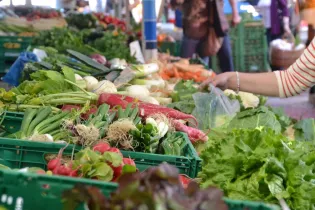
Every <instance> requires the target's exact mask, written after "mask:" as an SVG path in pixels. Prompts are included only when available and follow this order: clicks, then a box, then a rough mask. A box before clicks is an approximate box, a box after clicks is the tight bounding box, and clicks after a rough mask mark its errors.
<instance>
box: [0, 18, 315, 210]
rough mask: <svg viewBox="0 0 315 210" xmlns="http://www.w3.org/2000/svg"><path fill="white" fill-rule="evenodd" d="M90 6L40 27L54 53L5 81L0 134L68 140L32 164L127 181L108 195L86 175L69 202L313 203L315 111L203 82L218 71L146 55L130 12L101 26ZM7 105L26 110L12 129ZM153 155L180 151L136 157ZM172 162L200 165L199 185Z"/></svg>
mask: <svg viewBox="0 0 315 210" xmlns="http://www.w3.org/2000/svg"><path fill="white" fill-rule="evenodd" d="M96 16H97V18H98V19H99V20H103V21H104V22H106V24H108V25H111V24H112V23H111V21H110V20H109V19H108V17H105V16H104V17H103V16H101V14H96ZM84 17H85V16H84ZM89 17H90V18H89V19H86V21H85V22H84V21H82V22H80V18H79V19H77V18H78V15H77V14H73V16H68V18H69V19H68V22H69V23H71V25H72V26H71V27H69V28H59V29H53V30H50V31H44V32H40V35H39V36H37V37H36V38H35V39H34V42H33V46H32V47H33V48H36V49H40V50H43V51H44V52H45V54H46V55H47V56H46V55H45V56H43V58H41V60H40V61H39V62H29V63H27V64H26V65H25V66H24V69H23V73H22V75H21V77H20V84H19V85H18V86H16V87H14V88H12V89H11V90H5V89H0V108H1V115H0V116H1V117H0V125H1V127H0V131H1V132H0V134H1V135H0V136H1V137H5V138H7V139H11V140H12V141H17V140H23V141H24V142H27V143H31V144H34V142H36V143H38V144H41V145H44V144H45V145H52V147H54V146H56V145H60V144H61V145H62V147H63V145H64V148H63V149H61V150H60V151H59V154H58V155H56V154H55V155H54V157H52V158H50V159H47V161H48V162H47V165H46V166H45V168H43V169H47V171H43V169H41V170H39V169H38V168H29V169H28V170H29V171H32V172H35V173H40V174H43V173H45V174H49V175H60V176H69V177H76V178H88V179H93V180H99V181H103V182H117V183H119V188H118V190H117V191H116V192H114V193H113V195H112V196H111V197H110V198H104V197H103V195H102V194H100V192H98V190H97V189H95V188H93V187H86V186H77V187H76V188H74V189H72V190H69V191H67V192H65V193H64V198H65V205H67V206H68V207H69V209H74V208H75V206H76V205H77V203H79V202H86V203H87V204H88V205H90V206H94V207H98V208H97V209H117V208H120V207H124V206H125V205H130V206H131V207H130V209H140V206H142V207H143V208H145V207H148V206H156V209H158V207H160V209H165V210H166V209H205V208H206V209H228V206H227V204H226V202H225V199H222V197H223V193H224V195H225V196H226V197H228V198H232V199H238V200H250V201H259V202H266V203H271V204H279V200H282V199H283V200H285V201H286V202H287V204H288V205H289V207H290V208H292V209H313V208H315V207H314V205H313V203H315V200H314V197H315V196H314V195H315V192H313V191H314V190H313V188H314V186H313V184H314V183H313V182H314V174H313V171H314V170H315V169H314V166H315V163H314V160H315V158H314V157H313V156H314V154H315V153H314V151H315V147H314V140H315V129H314V125H315V123H314V119H303V120H295V119H291V118H290V117H288V116H286V115H285V113H284V112H283V110H281V109H277V108H271V107H268V106H266V105H265V103H266V98H265V97H261V96H256V95H253V94H250V93H245V92H239V93H235V92H234V91H231V90H226V91H224V92H223V91H221V90H219V89H217V88H214V87H212V86H210V92H209V90H208V88H206V90H202V89H201V88H200V86H199V85H200V83H201V82H203V81H205V80H206V79H208V78H211V77H214V76H215V74H214V73H212V72H211V71H207V70H206V69H205V67H204V66H203V65H202V64H199V63H198V64H196V63H195V62H194V61H192V60H185V59H178V58H173V57H171V56H168V55H165V54H160V57H159V60H158V61H154V62H152V63H147V64H137V63H136V61H135V58H134V56H132V55H130V52H129V49H128V47H127V46H128V43H129V42H130V40H128V39H129V38H130V37H128V35H126V33H125V32H123V28H122V26H123V24H122V23H120V22H117V23H115V20H112V21H113V25H116V26H118V28H119V27H121V28H120V29H119V30H117V28H116V26H115V27H114V29H113V30H105V31H104V28H103V27H101V28H98V27H99V21H96V20H95V16H94V15H93V16H92V15H91V16H89ZM81 19H82V17H81ZM93 21H96V22H93ZM95 28H97V29H96V30H94V29H95ZM43 46H45V47H43ZM8 111H21V112H23V114H24V115H23V119H22V118H21V122H20V124H21V126H20V128H18V129H17V130H15V131H12V130H10V129H8V127H7V126H6V125H5V122H6V121H7V120H6V115H7V114H8ZM11 140H10V141H11ZM192 145H193V146H194V147H195V150H196V151H197V153H198V154H200V158H201V160H202V164H201V165H198V164H199V163H200V159H199V162H198V163H197V158H198V157H197V153H196V151H193V153H196V157H190V156H191V154H188V152H187V151H188V149H187V148H190V147H191V148H193V146H192ZM69 146H70V147H73V148H75V149H76V150H75V149H74V150H73V154H72V156H71V157H68V156H65V155H63V153H64V150H65V148H67V147H69ZM58 150H59V148H58ZM190 152H191V151H190ZM126 154H133V155H135V154H136V155H135V156H134V157H137V158H135V159H134V160H132V157H129V156H128V155H126ZM146 155H149V156H151V157H153V158H152V160H150V161H151V162H150V164H151V165H152V164H155V166H156V165H157V162H158V161H160V163H161V162H162V161H164V160H167V161H168V162H170V163H171V162H172V161H171V160H170V159H172V158H174V159H176V161H177V160H178V162H176V163H172V164H174V166H170V165H167V164H162V165H160V166H158V167H153V168H149V169H147V170H145V171H143V170H144V169H146V168H147V167H145V168H142V167H143V166H142V165H141V166H140V165H138V166H137V165H136V164H141V161H142V160H140V159H144V158H142V156H146ZM163 156H164V157H165V159H164V157H163ZM146 157H147V156H146ZM161 157H163V158H161ZM166 157H167V158H166ZM155 158H160V159H161V160H158V159H155ZM185 158H186V159H185ZM162 159H163V160H162ZM179 160H180V162H179ZM182 160H183V161H182ZM185 160H189V161H188V162H189V163H186V162H184V161H185ZM146 161H147V160H146ZM188 164H190V165H189V166H187V165H188ZM175 166H176V167H178V168H179V169H180V170H183V168H184V167H186V166H187V167H189V168H190V169H191V168H192V167H194V169H195V170H196V173H195V175H192V176H194V177H191V178H197V179H196V181H197V182H198V184H197V183H195V182H190V179H189V178H187V177H184V176H179V174H178V172H177V170H176V169H175V168H174V167H175ZM2 168H3V167H2ZM137 168H138V169H139V170H142V172H141V173H140V172H139V171H138V169H137ZM7 170H9V169H7ZM183 171H185V170H183ZM198 171H199V174H198V176H197V172H198ZM186 172H187V170H186V171H185V173H186ZM188 173H189V174H190V172H187V173H186V174H188ZM196 176H197V177H196ZM188 183H190V184H188ZM199 186H200V187H201V189H200V188H199ZM219 189H221V190H222V192H221V191H220V190H219ZM314 189H315V188H314ZM78 195H85V196H78ZM139 195H141V196H139ZM95 197H97V198H99V199H98V201H97V200H95V199H93V198H95ZM139 197H141V198H146V199H141V200H139V199H138V198H139ZM76 198H77V199H78V198H84V199H79V200H76ZM148 208H150V207H148Z"/></svg>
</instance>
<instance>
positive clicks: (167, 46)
mask: <svg viewBox="0 0 315 210" xmlns="http://www.w3.org/2000/svg"><path fill="white" fill-rule="evenodd" d="M159 45H160V46H159V51H160V52H163V53H169V54H170V55H172V56H180V48H181V41H176V42H161V43H160V44H159Z"/></svg>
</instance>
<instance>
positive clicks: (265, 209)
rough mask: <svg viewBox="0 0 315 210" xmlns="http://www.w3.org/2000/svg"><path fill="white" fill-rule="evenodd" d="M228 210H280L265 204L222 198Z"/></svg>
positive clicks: (275, 206)
mask: <svg viewBox="0 0 315 210" xmlns="http://www.w3.org/2000/svg"><path fill="white" fill-rule="evenodd" d="M224 201H225V203H226V204H227V205H228V207H229V210H280V207H279V206H277V205H271V204H265V203H261V202H253V201H240V200H232V199H228V198H224Z"/></svg>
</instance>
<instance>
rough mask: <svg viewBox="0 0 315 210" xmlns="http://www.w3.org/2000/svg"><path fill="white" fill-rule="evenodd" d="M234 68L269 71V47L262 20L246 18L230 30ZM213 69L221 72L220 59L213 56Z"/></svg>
mask: <svg viewBox="0 0 315 210" xmlns="http://www.w3.org/2000/svg"><path fill="white" fill-rule="evenodd" d="M229 36H230V42H231V47H232V56H233V63H234V69H235V70H236V71H241V72H261V71H263V72H264V71H268V69H269V66H268V60H267V56H268V48H267V40H266V35H265V28H264V25H263V23H262V22H261V21H254V20H250V19H245V20H244V21H243V22H241V23H240V24H239V25H238V26H237V27H234V28H231V29H230V31H229ZM212 69H213V70H214V71H216V72H220V68H219V61H218V59H217V57H216V56H214V57H212Z"/></svg>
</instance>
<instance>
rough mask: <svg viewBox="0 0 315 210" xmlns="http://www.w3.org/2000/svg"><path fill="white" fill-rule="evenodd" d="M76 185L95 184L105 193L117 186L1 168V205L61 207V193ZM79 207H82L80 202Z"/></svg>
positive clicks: (11, 209)
mask: <svg viewBox="0 0 315 210" xmlns="http://www.w3.org/2000/svg"><path fill="white" fill-rule="evenodd" d="M76 184H84V185H90V186H94V187H98V188H99V189H100V190H101V191H102V192H103V194H104V195H106V196H109V195H110V194H111V193H112V192H113V191H115V190H116V189H117V187H118V185H117V184H115V183H107V182H100V181H95V180H89V179H79V178H71V177H63V176H48V175H37V174H31V173H22V172H17V171H10V170H0V205H1V206H4V207H5V208H6V209H8V210H22V209H23V210H44V209H45V210H56V209H63V205H62V193H63V192H64V191H65V190H69V189H72V188H73V187H74V186H75V185H76ZM78 209H80V210H81V209H82V210H83V209H84V206H83V204H81V206H80V207H79V208H78Z"/></svg>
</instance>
